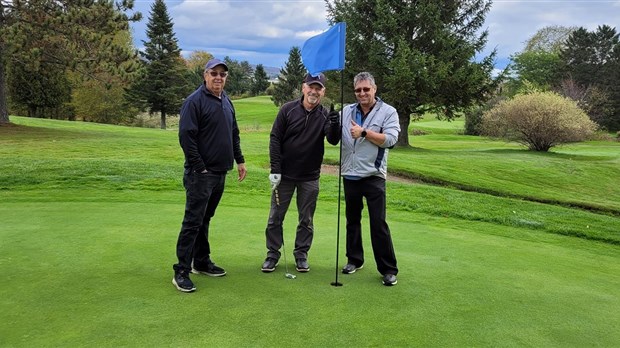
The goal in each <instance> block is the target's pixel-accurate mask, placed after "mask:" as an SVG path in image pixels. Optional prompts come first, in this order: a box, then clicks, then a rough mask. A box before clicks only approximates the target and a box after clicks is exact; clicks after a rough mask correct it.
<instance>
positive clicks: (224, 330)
mask: <svg viewBox="0 0 620 348" xmlns="http://www.w3.org/2000/svg"><path fill="white" fill-rule="evenodd" d="M255 101H256V100H254V101H253V100H243V101H236V105H237V110H238V113H239V117H240V126H241V128H242V131H243V134H242V141H243V148H244V151H245V153H246V158H247V161H248V166H249V169H250V174H249V176H248V178H247V180H246V181H244V182H242V183H237V182H235V181H234V176H233V175H229V180H228V183H227V185H228V187H227V193H226V194H225V196H224V200H223V202H222V206H221V207H220V209H219V210H218V214H217V215H216V217H215V220H214V222H213V232H212V237H211V238H212V245H213V248H214V258H215V260H216V262H218V263H219V264H221V265H222V266H225V267H226V268H227V270H228V271H229V275H228V276H227V277H224V278H222V279H213V278H208V277H194V280H195V281H196V283H197V286H198V289H199V290H198V292H197V293H196V294H192V295H189V296H188V295H185V294H180V293H178V292H177V291H176V290H174V288H173V287H172V285H171V284H169V283H170V277H171V264H172V263H173V262H174V254H173V253H174V243H175V240H176V233H177V231H178V227H179V223H180V220H181V217H182V205H183V192H182V190H181V187H180V173H181V168H180V167H181V161H182V154H181V152H180V150H179V148H178V145H177V139H176V133H175V132H174V131H159V130H146V129H133V128H125V127H113V126H105V125H95V124H82V123H69V122H59V121H49V120H31V119H24V118H13V119H12V120H13V121H14V122H16V123H18V124H24V125H28V126H27V127H9V128H0V156H1V157H2V159H3V161H2V164H1V165H0V201H1V202H2V203H1V204H0V216H2V224H0V240H1V241H2V242H1V243H0V272H2V274H3V275H4V276H5V281H4V282H3V283H2V285H0V303H1V304H2V305H1V307H2V308H3V309H8V310H3V311H2V314H0V321H1V322H3V323H4V324H3V325H2V326H0V346H60V345H62V346H86V345H98V346H119V345H121V346H179V345H191V346H197V345H210V346H267V345H272V346H273V345H275V346H294V345H304V346H405V345H408V346H412V345H414V346H498V345H501V346H523V345H525V346H591V345H599V346H613V345H615V344H616V342H618V341H619V340H620V334H618V332H617V330H616V328H617V327H618V326H619V325H620V315H619V314H618V313H620V295H619V294H618V291H617V289H618V288H619V286H620V266H619V265H620V262H618V261H620V252H619V249H618V246H617V245H614V244H610V243H601V242H596V241H591V240H586V239H582V238H574V237H566V236H562V235H561V234H562V233H564V234H569V235H579V234H578V233H577V232H583V235H582V236H584V237H588V238H597V239H601V240H607V241H609V242H611V243H614V242H615V241H617V240H618V239H619V237H618V231H620V221H619V219H618V217H614V216H609V215H602V214H594V213H591V212H587V211H582V210H577V209H569V208H564V207H558V206H555V205H548V204H540V203H532V202H527V201H523V200H517V199H508V198H501V197H493V196H490V195H487V194H479V193H475V192H462V191H458V190H454V189H451V188H444V187H434V186H427V185H419V184H418V185H416V184H414V185H410V184H401V183H389V188H388V195H389V203H388V204H389V209H388V214H389V220H390V226H391V229H392V232H393V236H394V244H395V248H396V252H397V256H398V260H399V266H400V269H401V274H400V275H399V285H398V286H396V287H394V288H385V287H383V286H381V285H380V282H379V275H378V274H377V273H376V271H375V269H374V262H373V260H372V256H371V255H372V254H371V253H370V250H371V249H370V245H369V244H368V242H369V241H368V238H366V240H365V242H366V243H367V244H366V249H367V258H368V260H367V261H368V262H367V263H366V266H367V267H366V268H365V269H363V270H362V271H360V272H358V273H356V274H355V275H351V276H344V275H341V274H339V277H340V280H341V281H342V282H343V283H344V284H345V285H344V286H343V287H341V288H334V287H331V286H329V282H331V281H333V279H334V276H335V273H334V271H335V264H334V252H335V242H336V238H335V233H334V229H335V223H336V217H335V214H334V213H335V211H337V208H338V207H337V205H336V202H337V194H338V188H337V186H338V185H337V181H336V179H335V178H334V177H330V176H324V177H323V178H322V179H321V181H322V183H321V185H322V192H321V197H320V202H319V208H318V211H317V216H316V219H315V223H316V231H317V233H316V237H315V243H314V246H313V249H312V253H311V254H312V255H311V259H310V261H311V266H312V271H311V272H310V273H308V274H299V276H298V278H297V279H296V280H287V279H286V278H284V277H283V276H282V273H283V270H282V268H283V265H281V267H280V269H279V270H278V271H277V272H274V273H273V274H262V273H260V272H259V270H258V267H259V266H260V263H261V261H262V259H263V257H264V252H265V250H264V232H263V231H264V224H265V221H266V218H267V216H266V214H267V209H268V193H269V191H268V185H267V182H266V179H265V177H266V174H267V161H268V156H267V154H266V145H267V141H268V139H267V138H268V137H267V136H266V135H267V132H268V130H269V124H270V119H272V118H273V110H274V109H273V107H272V106H271V105H269V104H268V103H265V102H264V99H263V100H262V101H261V102H262V103H263V104H262V106H261V105H259V106H255V105H254V102H255ZM253 110H256V113H254V112H253ZM434 136H438V137H439V138H436V139H434V140H433V138H431V137H434ZM442 137H443V138H442ZM445 137H448V138H445ZM419 138H420V139H418V137H415V138H414V144H415V145H416V148H415V149H413V150H410V151H401V150H396V151H394V152H393V153H392V154H391V156H392V157H391V159H390V161H391V164H392V163H396V164H395V166H398V167H401V168H402V169H403V170H410V171H411V172H414V171H418V170H422V169H423V170H426V171H428V172H430V173H434V174H432V176H431V177H439V178H442V179H445V178H444V177H443V176H446V175H448V174H446V173H445V171H444V170H443V167H442V166H439V165H431V164H432V163H434V162H432V158H433V156H430V155H429V156H426V157H427V158H426V159H422V158H421V157H424V153H425V152H432V151H437V152H439V149H441V148H448V150H446V152H451V153H452V155H451V156H450V155H449V153H444V154H443V156H444V157H443V160H444V161H447V162H443V163H445V164H446V165H451V164H452V165H453V166H452V167H453V171H456V172H457V174H458V175H455V177H457V178H460V179H459V180H461V181H462V182H465V183H467V185H472V186H474V184H479V185H480V187H482V188H488V187H487V186H485V184H489V185H491V184H492V183H493V182H494V181H498V182H504V183H505V185H510V184H512V182H513V181H514V182H516V183H517V184H518V183H519V182H524V180H522V179H520V178H516V179H515V178H513V179H512V180H510V178H507V177H506V176H507V175H509V174H505V173H503V174H502V175H499V177H496V178H494V177H493V175H492V174H493V173H495V172H494V171H490V174H489V177H488V178H485V179H477V178H476V176H477V175H476V172H473V173H472V172H471V169H470V168H471V167H465V166H463V165H455V164H457V163H462V162H463V163H467V162H468V161H461V160H460V157H468V156H471V155H475V154H476V153H477V152H480V151H484V150H481V148H480V147H479V146H482V145H481V144H479V143H477V141H476V139H467V137H449V134H444V135H440V134H433V135H429V136H425V137H419ZM423 141H426V145H424V146H422V144H421V142H423ZM456 142H466V143H467V144H468V146H469V147H470V150H465V148H464V147H459V148H460V151H458V152H455V151H454V149H452V150H449V149H450V148H452V147H458V145H451V143H456ZM481 142H485V143H487V145H486V147H484V146H483V147H482V149H484V148H499V149H501V148H506V147H510V145H506V144H503V143H497V142H488V141H481ZM581 145H584V146H587V151H586V150H584V148H582V147H581ZM602 145H605V144H602ZM425 147H426V148H428V149H427V150H425ZM601 147H602V146H601ZM334 150H335V149H334V148H331V149H329V151H330V154H329V155H330V156H333V154H334V153H336V154H337V152H334ZM513 150H514V149H513ZM571 151H576V152H580V151H581V152H582V155H583V156H584V157H588V156H592V157H596V156H603V157H605V156H609V157H614V155H613V153H611V152H610V153H609V154H607V155H600V153H605V152H606V151H607V150H605V149H604V148H599V146H598V145H597V144H579V145H575V147H574V149H573V150H571ZM515 153H518V154H519V155H520V156H523V158H524V160H523V161H519V160H514V164H513V165H516V166H517V167H518V170H519V173H520V174H521V175H522V174H526V175H530V174H529V171H530V170H533V168H531V167H532V166H530V165H529V163H531V162H530V161H532V158H533V159H540V161H543V162H545V163H546V162H550V163H546V165H548V166H550V168H552V169H551V171H554V170H555V167H554V163H558V165H560V166H561V165H565V162H569V163H570V162H571V161H574V160H571V159H570V157H562V156H557V157H558V158H557V159H556V158H555V157H549V158H550V159H552V160H554V161H551V160H549V159H548V158H547V157H546V156H542V157H538V156H537V155H536V154H530V153H528V152H525V153H523V154H522V155H521V152H519V151H515ZM597 153H598V154H597ZM455 154H456V155H455ZM528 155H532V156H531V157H529V156H528ZM407 157H409V161H407V160H406V158H407ZM455 157H456V158H455ZM486 157H493V159H491V158H484V160H485V161H488V163H489V164H488V165H489V166H490V167H492V162H493V161H495V162H496V163H495V166H498V167H501V166H506V164H505V163H504V161H505V160H508V159H510V158H512V157H514V156H512V155H511V154H509V155H508V156H507V155H506V154H504V153H501V152H493V151H490V152H488V153H487V154H486ZM507 157H509V158H507ZM517 157H519V156H517ZM617 157H618V154H617V152H616V155H615V161H618V159H617ZM471 161H481V160H480V159H479V158H476V157H475V156H474V157H473V159H471ZM556 161H557V162H556ZM407 163H409V164H410V165H409V167H408V166H407ZM427 163H430V164H427ZM411 166H415V168H414V169H411V168H410V167H411ZM534 169H535V168H534ZM585 170H588V171H590V172H592V170H591V169H588V168H586V169H585ZM555 171H556V172H557V174H556V176H557V177H558V179H559V180H561V181H565V180H568V179H567V178H565V177H566V176H569V175H568V174H566V173H564V172H562V171H561V170H555ZM608 174H609V172H608V171H604V172H602V173H601V174H600V175H601V177H597V176H596V172H594V173H593V174H590V175H593V178H594V180H602V179H604V176H606V175H608ZM513 176H514V175H513ZM475 180H480V182H476V181H475ZM517 186H519V185H517ZM530 186H534V187H538V189H534V190H533V192H534V193H536V192H538V191H540V192H542V191H543V190H542V189H543V188H544V187H545V185H543V184H541V183H537V181H535V182H534V183H532V184H530ZM591 186H592V187H593V190H594V192H588V195H587V196H586V197H585V198H580V201H583V202H586V203H593V201H592V200H591V199H590V198H588V197H597V196H599V195H600V196H605V191H600V190H601V189H602V190H607V189H606V188H604V187H603V188H598V187H597V186H595V185H591ZM491 188H493V187H491ZM493 189H495V188H493ZM563 190H564V188H562V187H560V188H556V189H555V191H556V195H555V196H552V198H554V199H555V198H556V197H562V196H563V195H564V192H563ZM597 190H599V191H597ZM618 190H619V189H618V188H616V187H611V192H609V194H610V196H611V197H612V198H613V197H616V196H617V195H618ZM548 191H549V192H551V191H552V189H548ZM602 202H603V203H602V204H606V205H607V203H605V200H604V199H603V200H602ZM610 203H613V202H610ZM294 220H295V211H294V209H293V210H292V211H291V215H290V216H289V218H288V219H287V226H286V231H287V232H286V236H285V238H286V239H287V241H289V245H290V244H291V243H290V241H291V240H292V238H293V232H292V231H293V229H294V226H293V223H294ZM341 223H342V224H343V222H342V221H341ZM576 225H577V226H579V227H575V226H576ZM342 231H343V230H342V229H341V233H343V232H342ZM567 231H568V232H567ZM548 232H551V233H548ZM341 237H342V235H341ZM343 242H344V239H341V249H340V255H339V257H340V264H341V265H342V263H343V258H344V251H343V248H344V246H343V245H342V243H343ZM288 252H289V256H290V250H288ZM289 262H291V260H290V258H289ZM291 266H292V263H291Z"/></svg>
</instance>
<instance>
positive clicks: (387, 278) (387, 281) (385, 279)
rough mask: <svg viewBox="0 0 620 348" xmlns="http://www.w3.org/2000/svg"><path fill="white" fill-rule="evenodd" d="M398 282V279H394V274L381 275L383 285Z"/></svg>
mask: <svg viewBox="0 0 620 348" xmlns="http://www.w3.org/2000/svg"><path fill="white" fill-rule="evenodd" d="M396 284H398V280H396V276H395V275H393V274H384V275H383V285H385V286H392V285H396Z"/></svg>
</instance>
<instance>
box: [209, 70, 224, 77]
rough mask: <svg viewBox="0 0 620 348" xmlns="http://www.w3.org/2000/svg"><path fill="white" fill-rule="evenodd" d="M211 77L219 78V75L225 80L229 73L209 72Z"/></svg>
mask: <svg viewBox="0 0 620 348" xmlns="http://www.w3.org/2000/svg"><path fill="white" fill-rule="evenodd" d="M209 75H211V76H212V77H217V75H220V77H221V78H224V77H226V76H228V71H221V72H217V71H209Z"/></svg>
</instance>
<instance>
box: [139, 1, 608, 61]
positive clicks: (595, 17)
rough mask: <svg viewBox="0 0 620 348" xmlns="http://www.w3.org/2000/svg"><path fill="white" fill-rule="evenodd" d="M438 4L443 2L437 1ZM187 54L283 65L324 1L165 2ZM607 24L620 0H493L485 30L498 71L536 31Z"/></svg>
mask: <svg viewBox="0 0 620 348" xmlns="http://www.w3.org/2000/svg"><path fill="white" fill-rule="evenodd" d="M438 1H439V0H438ZM151 4H152V1H150V0H136V2H135V9H136V10H138V11H140V12H142V14H143V17H144V18H143V20H142V21H141V22H140V23H135V24H133V25H132V28H133V35H134V41H135V44H136V46H137V47H138V48H140V49H141V48H142V47H143V42H142V41H143V40H147V38H146V23H147V22H148V18H149V17H150V9H151ZM166 5H167V6H168V13H169V14H170V16H171V18H172V21H173V23H174V32H175V34H176V37H177V39H178V41H179V46H180V48H181V49H182V50H183V54H184V55H187V54H189V53H190V52H191V51H194V50H203V51H207V52H209V53H211V54H213V55H215V56H216V57H218V58H224V57H225V56H230V57H231V58H232V59H235V60H238V61H244V60H247V61H248V62H249V63H250V64H263V65H264V66H271V67H278V68H279V67H282V66H283V65H284V63H285V62H286V60H287V59H288V53H289V50H290V49H291V47H293V46H299V47H301V46H303V43H304V41H305V40H307V39H308V38H309V37H311V36H314V35H317V34H319V33H321V32H322V31H324V30H326V29H327V27H328V24H327V21H326V19H325V18H326V11H325V2H324V1H323V0H300V1H296V0H166ZM602 24H607V25H609V26H611V27H615V28H616V30H617V31H618V32H620V0H583V1H576V0H572V1H571V0H494V1H493V5H492V8H491V11H490V12H489V13H488V14H487V17H486V22H485V25H484V28H486V29H488V31H489V41H488V43H487V47H486V50H485V51H484V52H482V54H483V55H485V56H486V55H488V53H489V52H490V51H491V50H493V49H494V48H496V49H497V52H498V56H497V60H496V68H498V69H501V68H503V67H505V66H506V64H507V63H508V57H509V56H510V55H511V54H514V53H516V52H519V51H520V50H522V48H523V43H524V42H525V41H526V40H527V39H528V38H530V37H531V36H532V35H534V34H535V33H536V31H537V30H538V29H541V28H543V27H545V26H550V25H562V26H583V27H585V28H587V29H588V30H594V29H596V27H597V26H599V25H602Z"/></svg>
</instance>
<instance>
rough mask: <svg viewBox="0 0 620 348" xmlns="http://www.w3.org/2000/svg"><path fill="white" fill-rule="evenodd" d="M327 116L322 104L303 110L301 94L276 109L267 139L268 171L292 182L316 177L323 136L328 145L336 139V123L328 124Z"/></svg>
mask: <svg viewBox="0 0 620 348" xmlns="http://www.w3.org/2000/svg"><path fill="white" fill-rule="evenodd" d="M328 115H329V111H328V110H327V109H325V108H324V107H323V106H322V105H318V106H317V107H315V108H314V109H312V110H311V111H306V109H305V108H304V106H303V97H302V98H300V99H298V100H294V101H290V102H288V103H286V104H284V105H283V106H282V107H281V108H280V111H279V112H278V115H277V116H276V119H275V121H274V123H273V127H272V128H271V136H270V141H269V157H270V161H271V173H272V174H282V178H283V179H287V180H293V181H310V180H316V179H318V178H319V176H320V174H321V163H322V162H323V154H324V152H325V138H327V141H328V142H329V143H330V144H332V145H336V144H338V141H339V138H340V124H339V122H336V123H334V124H331V123H330V122H329V119H328V117H327V116H328Z"/></svg>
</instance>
